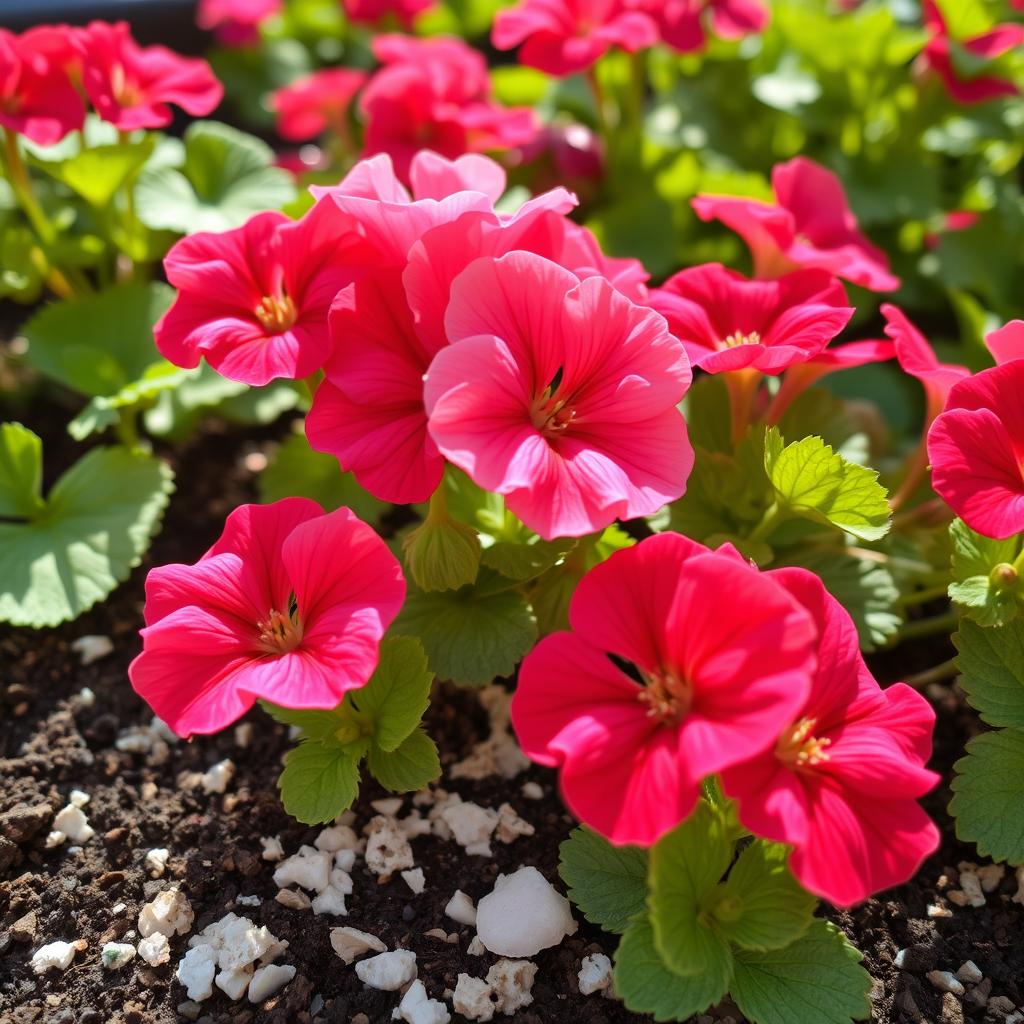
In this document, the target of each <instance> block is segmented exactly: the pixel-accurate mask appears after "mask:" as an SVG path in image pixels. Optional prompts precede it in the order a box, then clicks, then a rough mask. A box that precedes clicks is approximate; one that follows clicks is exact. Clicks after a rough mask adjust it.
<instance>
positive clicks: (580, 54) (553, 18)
mask: <svg viewBox="0 0 1024 1024" xmlns="http://www.w3.org/2000/svg"><path fill="white" fill-rule="evenodd" d="M634 6H635V5H631V4H630V3H628V2H627V0H523V2H522V3H520V4H519V5H518V6H517V7H513V8H511V9H510V10H504V11H500V12H499V13H498V16H497V18H495V20H494V31H493V33H492V35H491V38H492V41H493V43H494V45H495V46H496V47H497V48H498V49H499V50H511V49H514V48H515V47H517V46H519V45H520V44H522V49H521V50H520V51H519V60H520V61H521V62H522V63H523V64H527V65H529V66H530V67H534V68H539V69H540V70H541V71H546V72H548V74H552V75H571V74H574V73H576V72H577V71H583V70H585V69H586V68H589V67H590V66H591V65H592V64H593V63H594V62H595V61H597V60H599V59H600V58H601V57H603V56H604V55H605V54H606V53H607V52H608V51H609V50H610V49H611V48H612V47H613V46H618V47H621V48H622V49H623V50H625V51H626V52H627V53H635V52H636V51H637V50H643V49H646V48H647V47H650V46H653V45H654V44H655V43H656V42H657V41H658V30H657V28H656V27H655V24H654V22H653V20H652V19H651V18H650V17H648V16H647V14H645V13H642V12H640V11H638V10H635V9H633V7H634Z"/></svg>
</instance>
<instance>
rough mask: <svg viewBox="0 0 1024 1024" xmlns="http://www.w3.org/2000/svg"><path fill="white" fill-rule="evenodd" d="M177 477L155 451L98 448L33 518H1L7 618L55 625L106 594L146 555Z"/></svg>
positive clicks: (1, 611)
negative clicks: (14, 520)
mask: <svg viewBox="0 0 1024 1024" xmlns="http://www.w3.org/2000/svg"><path fill="white" fill-rule="evenodd" d="M36 450H37V452H38V448H37V449H36ZM172 480H173V475H172V473H171V470H170V468H169V467H168V466H167V465H166V464H165V463H163V462H161V461H160V460H159V459H156V458H154V457H153V456H150V455H145V454H143V453H141V452H131V451H128V450H127V449H125V448H94V449H93V450H92V451H90V452H88V453H87V454H86V455H84V456H83V457H82V458H81V459H79V460H78V462H76V463H75V464H74V466H72V467H71V468H70V469H69V470H68V471H67V472H66V473H65V474H64V475H63V476H62V477H61V478H60V479H59V480H58V481H57V483H56V484H55V485H54V487H53V489H52V490H51V491H50V493H49V495H48V497H47V499H46V502H45V507H44V508H42V509H41V510H40V511H38V512H37V513H35V514H34V515H33V517H32V519H31V520H30V521H28V522H25V523H0V621H3V622H10V623H12V624H13V625H15V626H34V627H42V626H55V625H57V624H58V623H60V622H66V621H68V620H70V619H73V618H75V617H77V616H78V615H80V614H81V613H82V612H84V611H87V610H88V609H89V608H91V607H92V606H93V605H94V604H96V602H97V601H101V600H102V599H103V598H105V597H106V596H107V595H108V594H109V593H110V592H111V591H112V590H113V589H114V587H116V586H117V584H118V583H119V582H121V581H122V580H125V579H127V578H128V574H129V572H130V571H131V570H132V569H133V568H134V567H135V566H137V565H138V564H139V562H140V561H141V560H142V555H143V553H144V552H145V551H146V549H147V548H148V547H149V542H150V540H151V539H152V537H153V535H154V534H155V533H156V531H157V529H158V527H159V525H160V520H161V518H162V517H163V512H164V509H165V508H166V507H167V501H168V495H169V494H170V493H171V491H172V490H173V483H172Z"/></svg>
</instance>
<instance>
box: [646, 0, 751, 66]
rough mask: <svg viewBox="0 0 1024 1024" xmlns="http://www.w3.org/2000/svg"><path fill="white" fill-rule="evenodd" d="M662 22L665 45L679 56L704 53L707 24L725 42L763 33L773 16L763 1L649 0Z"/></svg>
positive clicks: (660, 28) (647, 2)
mask: <svg viewBox="0 0 1024 1024" xmlns="http://www.w3.org/2000/svg"><path fill="white" fill-rule="evenodd" d="M643 6H644V8H645V9H646V10H649V11H650V13H651V14H652V16H654V17H655V18H656V19H657V21H658V27H659V31H660V34H661V39H662V41H663V42H665V43H667V44H668V45H669V46H671V47H672V48H673V49H674V50H676V51H678V52H679V53H693V52H695V51H697V50H703V49H704V46H705V45H706V43H707V37H706V35H705V27H704V26H705V21H707V20H708V16H709V15H710V23H711V31H712V32H713V33H714V34H715V35H716V36H719V37H721V38H722V39H742V38H743V37H744V36H748V35H753V34H754V33H757V32H763V31H764V30H765V29H766V28H767V27H768V21H769V18H770V15H769V13H768V9H767V8H766V7H765V6H764V5H763V4H762V3H761V0H646V3H645V4H644V5H643Z"/></svg>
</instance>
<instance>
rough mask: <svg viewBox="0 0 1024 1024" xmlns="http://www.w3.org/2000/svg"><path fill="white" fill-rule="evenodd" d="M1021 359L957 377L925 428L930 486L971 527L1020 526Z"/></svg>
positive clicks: (1023, 469) (1013, 530)
mask: <svg viewBox="0 0 1024 1024" xmlns="http://www.w3.org/2000/svg"><path fill="white" fill-rule="evenodd" d="M1022 394H1024V360H1021V359H1013V360H1011V361H1010V362H1007V363H1004V364H1003V365H1001V366H996V367H993V368H992V369H991V370H983V371H982V372H981V373H979V374H977V375H976V376H974V377H969V378H968V379H967V380H962V381H960V383H959V384H957V385H955V386H954V387H953V389H952V390H951V391H950V393H949V401H948V402H947V404H946V410H945V412H943V413H942V415H941V416H939V417H938V418H937V419H936V420H935V422H934V423H933V424H932V428H931V430H930V431H929V433H928V457H929V459H930V460H931V464H932V487H934V488H935V490H936V492H937V493H938V494H939V495H940V496H941V497H942V499H943V500H944V501H945V502H946V504H947V505H949V507H950V508H951V509H952V510H953V511H954V512H955V513H956V514H957V515H958V516H960V518H961V519H963V521H964V522H965V523H966V524H967V525H968V526H969V527H970V528H971V529H972V530H975V531H977V532H978V533H980V534H982V535H983V536H985V537H995V538H996V539H998V540H1004V539H1005V538H1007V537H1012V536H1014V534H1017V533H1022V532H1024V403H1022V402H1021V395H1022Z"/></svg>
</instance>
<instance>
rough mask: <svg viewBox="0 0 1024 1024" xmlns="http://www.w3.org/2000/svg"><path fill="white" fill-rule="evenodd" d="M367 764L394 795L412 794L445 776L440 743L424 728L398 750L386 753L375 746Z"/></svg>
mask: <svg viewBox="0 0 1024 1024" xmlns="http://www.w3.org/2000/svg"><path fill="white" fill-rule="evenodd" d="M366 765H367V767H368V768H369V769H370V774H371V775H372V776H373V777H374V778H375V779H376V780H377V781H378V782H379V783H380V784H381V785H382V786H383V787H384V788H385V789H389V790H391V792H392V793H411V792H413V791H414V790H417V789H422V788H423V787H424V786H426V785H427V784H428V783H430V782H436V781H437V780H438V779H439V778H440V777H441V760H440V758H439V757H438V753H437V744H436V743H434V741H433V740H432V739H431V738H430V737H429V736H428V735H427V734H426V733H425V732H424V731H423V729H422V728H417V729H414V730H413V731H412V732H411V733H409V735H408V736H406V738H405V739H404V740H402V742H401V743H400V744H399V746H398V747H396V748H395V749H394V750H382V749H381V748H380V747H379V746H378V745H377V744H376V743H375V744H373V745H372V746H371V747H370V753H369V756H368V757H367V759H366Z"/></svg>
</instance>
